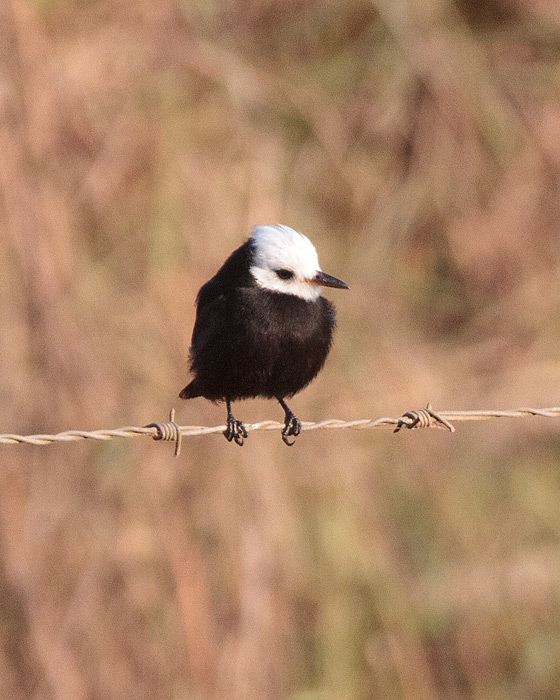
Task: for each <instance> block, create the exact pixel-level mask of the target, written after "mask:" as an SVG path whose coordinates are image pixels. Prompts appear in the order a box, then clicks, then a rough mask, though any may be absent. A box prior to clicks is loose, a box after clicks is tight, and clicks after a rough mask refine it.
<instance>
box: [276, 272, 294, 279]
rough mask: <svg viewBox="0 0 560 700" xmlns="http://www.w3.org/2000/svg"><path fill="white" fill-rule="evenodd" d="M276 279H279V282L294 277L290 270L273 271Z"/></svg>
mask: <svg viewBox="0 0 560 700" xmlns="http://www.w3.org/2000/svg"><path fill="white" fill-rule="evenodd" d="M274 272H276V274H277V275H278V277H280V279H281V280H291V279H292V277H293V276H294V273H293V272H292V271H291V270H284V269H282V270H274Z"/></svg>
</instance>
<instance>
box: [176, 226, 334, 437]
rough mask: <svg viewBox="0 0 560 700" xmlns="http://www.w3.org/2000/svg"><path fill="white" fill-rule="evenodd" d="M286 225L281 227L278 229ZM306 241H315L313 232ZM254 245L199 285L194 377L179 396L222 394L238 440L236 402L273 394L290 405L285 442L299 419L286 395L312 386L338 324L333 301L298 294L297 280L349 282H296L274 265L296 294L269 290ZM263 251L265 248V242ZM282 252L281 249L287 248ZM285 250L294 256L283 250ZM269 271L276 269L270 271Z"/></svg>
mask: <svg viewBox="0 0 560 700" xmlns="http://www.w3.org/2000/svg"><path fill="white" fill-rule="evenodd" d="M267 228H273V227H267ZM274 228H276V227H274ZM283 228H285V227H278V229H280V231H279V235H280V234H282V230H281V229H283ZM286 228H287V227H286ZM288 231H289V232H290V235H291V234H292V233H293V234H295V233H296V232H293V231H292V229H288ZM266 233H267V235H268V233H270V232H269V231H267V232H266ZM297 236H301V234H297ZM301 237H302V238H305V237H303V236H301ZM289 240H291V239H289ZM294 240H295V241H296V243H297V242H298V239H294ZM305 241H306V244H308V245H309V246H311V243H310V242H309V241H308V239H305ZM257 245H258V241H255V240H254V239H253V238H250V239H249V240H248V241H246V242H245V243H244V244H243V245H242V246H240V247H239V248H238V249H237V250H235V251H234V252H233V253H232V254H231V256H230V257H229V258H228V259H227V260H226V262H225V263H224V264H223V266H222V267H221V268H220V270H219V271H218V272H217V273H216V275H215V276H214V277H213V278H212V279H210V280H209V281H208V282H207V283H206V284H205V285H204V286H203V287H202V288H201V289H200V291H199V293H198V297H197V312H196V321H195V325H194V329H193V334H192V341H191V349H190V368H191V371H192V373H193V374H194V378H193V380H192V381H191V382H190V384H188V385H187V386H186V387H185V388H184V389H183V391H182V392H181V393H180V397H181V398H182V399H192V398H195V397H197V396H202V397H204V398H206V399H209V400H210V401H216V402H217V401H225V402H226V404H227V409H228V420H227V423H228V429H227V430H226V432H225V435H226V438H227V439H228V440H232V439H233V440H235V442H236V443H237V444H240V445H242V444H243V439H244V438H245V437H247V432H246V430H245V427H244V426H243V423H242V422H241V421H237V420H235V418H234V417H233V415H232V413H231V402H232V401H237V400H239V399H247V398H255V397H263V398H274V399H276V400H278V401H279V403H280V404H281V406H282V407H283V409H284V411H285V425H284V430H283V433H282V438H283V440H284V442H286V444H293V442H289V441H288V439H287V438H288V437H289V436H294V437H295V436H297V435H298V434H299V432H300V430H301V425H300V422H299V420H298V419H297V418H296V417H295V416H294V414H293V413H292V412H291V410H290V409H289V408H288V406H287V405H286V403H285V401H284V399H285V398H290V397H292V396H293V395H294V394H296V393H297V392H298V391H300V390H301V389H303V388H304V387H305V386H307V385H308V384H309V382H311V380H312V379H313V378H314V377H315V376H316V375H317V373H318V372H319V371H320V369H321V368H322V367H323V364H324V362H325V359H326V357H327V354H328V352H329V349H330V346H331V342H332V337H333V331H334V327H335V309H334V306H333V304H331V302H330V301H328V300H327V299H325V298H324V297H322V296H319V295H318V294H319V290H318V289H317V296H316V298H302V297H301V296H299V295H298V293H297V292H299V291H300V287H299V286H298V285H300V284H302V285H303V284H306V285H308V284H311V285H315V287H317V286H318V285H319V284H321V285H323V284H329V286H337V287H342V288H346V285H345V284H344V283H343V282H340V281H339V280H337V279H336V278H333V277H330V276H329V275H325V274H324V273H321V272H320V271H317V273H316V277H314V278H312V279H308V280H304V279H302V280H301V281H300V280H298V281H295V278H296V276H297V275H298V273H299V271H298V270H297V269H296V270H292V269H290V268H279V269H276V270H273V273H274V275H275V277H274V280H275V281H274V283H273V285H274V286H277V287H280V288H281V289H282V288H283V287H282V285H283V284H285V285H286V287H287V288H288V287H289V288H293V289H294V290H295V293H284V292H282V291H278V289H268V288H266V287H265V286H263V284H262V283H259V282H258V281H257V279H256V278H255V275H254V273H253V272H252V270H254V266H255V264H256V263H255V259H256V257H257V250H256V246H257ZM311 247H312V246H311ZM264 250H265V253H266V252H267V251H266V247H265V249H264ZM313 251H314V249H313ZM280 253H281V254H283V253H282V250H281V251H280ZM286 257H287V258H290V255H289V254H288V253H286ZM273 262H275V260H274V261H273ZM292 262H293V261H292ZM295 262H298V260H296V261H295ZM261 264H263V263H261ZM266 264H268V263H267V261H266V257H265V265H266ZM266 274H272V273H270V271H269V270H267V271H266ZM317 275H318V277H317ZM300 276H301V275H300ZM276 278H277V280H278V281H276ZM282 280H285V282H283V281H282ZM290 285H291V287H290ZM306 291H307V288H304V287H301V293H306Z"/></svg>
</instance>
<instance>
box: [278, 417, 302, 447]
mask: <svg viewBox="0 0 560 700" xmlns="http://www.w3.org/2000/svg"><path fill="white" fill-rule="evenodd" d="M300 433H301V421H300V420H299V418H297V417H296V416H294V414H293V413H286V420H285V421H284V429H283V430H282V441H283V442H284V444H286V445H288V447H291V446H292V445H293V444H294V443H295V440H292V441H291V442H290V440H288V438H289V437H294V438H296V437H297V436H298V435H299V434H300Z"/></svg>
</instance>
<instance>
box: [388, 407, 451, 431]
mask: <svg viewBox="0 0 560 700" xmlns="http://www.w3.org/2000/svg"><path fill="white" fill-rule="evenodd" d="M401 428H408V429H409V430H414V429H415V428H446V429H447V430H449V432H450V433H454V432H455V428H454V427H453V426H452V425H451V423H450V422H449V421H448V420H446V419H445V418H443V416H441V415H440V414H439V413H436V412H435V411H434V410H433V409H432V406H431V404H430V402H428V404H427V405H426V408H421V409H420V410H419V411H407V412H406V413H403V415H402V416H401V417H400V418H399V422H398V425H397V427H396V428H395V429H394V430H393V432H394V433H398V432H399V430H401Z"/></svg>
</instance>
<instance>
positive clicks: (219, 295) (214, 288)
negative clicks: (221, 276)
mask: <svg viewBox="0 0 560 700" xmlns="http://www.w3.org/2000/svg"><path fill="white" fill-rule="evenodd" d="M225 305H226V296H225V294H224V290H223V289H222V286H221V285H220V284H216V282H215V281H214V280H213V279H212V280H210V281H209V282H207V283H206V284H205V285H203V287H202V288H201V289H200V291H199V293H198V296H197V298H196V318H195V322H194V328H193V332H192V338H191V345H192V346H193V347H196V348H200V347H201V346H203V345H205V344H206V342H207V340H208V338H209V337H211V336H212V335H213V334H214V333H215V332H216V330H217V329H218V327H219V326H220V325H221V319H222V318H223V314H224V307H225Z"/></svg>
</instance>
